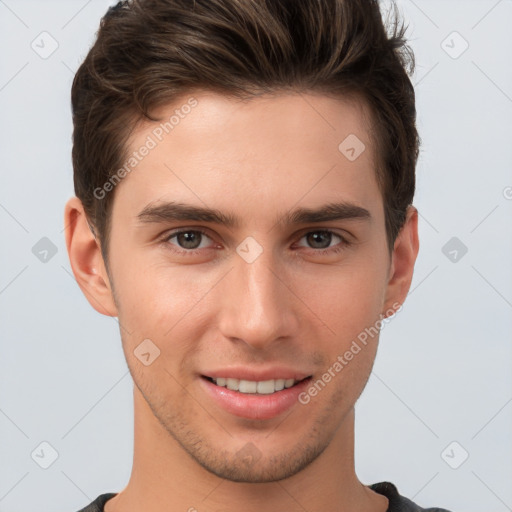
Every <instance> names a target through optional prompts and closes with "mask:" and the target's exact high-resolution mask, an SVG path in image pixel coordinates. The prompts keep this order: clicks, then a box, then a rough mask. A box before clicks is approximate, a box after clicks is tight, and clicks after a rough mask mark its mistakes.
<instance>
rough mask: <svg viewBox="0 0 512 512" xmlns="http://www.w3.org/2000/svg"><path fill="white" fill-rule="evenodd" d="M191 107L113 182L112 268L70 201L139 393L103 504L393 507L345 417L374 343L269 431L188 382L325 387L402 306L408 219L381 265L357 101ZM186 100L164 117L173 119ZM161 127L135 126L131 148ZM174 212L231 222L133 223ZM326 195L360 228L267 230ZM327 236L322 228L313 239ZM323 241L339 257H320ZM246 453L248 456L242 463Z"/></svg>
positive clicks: (413, 239) (96, 300) (413, 248)
mask: <svg viewBox="0 0 512 512" xmlns="http://www.w3.org/2000/svg"><path fill="white" fill-rule="evenodd" d="M189 96H190V95H189ZM193 96H194V97H195V98H196V99H197V100H198V105H197V106H196V107H195V108H193V109H192V111H191V112H190V114H188V115H187V116H186V117H184V118H183V119H181V120H180V123H179V125H177V126H176V127H175V128H174V130H173V131H172V132H171V133H170V134H168V135H166V136H165V137H164V138H163V140H162V141H161V142H160V143H159V144H158V145H157V146H156V147H155V148H154V149H152V150H151V151H150V152H149V154H148V155H147V156H145V157H144V159H143V160H142V161H141V162H140V163H138V165H137V167H136V168H135V169H134V170H133V171H132V172H131V173H130V174H128V175H127V176H126V177H125V178H123V180H122V181H121V183H120V184H119V185H117V187H116V188H115V192H114V193H115V200H114V205H113V210H112V230H111V240H110V246H109V263H110V267H109V268H110V272H109V273H107V271H106V267H105V264H104V261H103V259H102V257H101V252H100V245H99V242H98V240H96V239H95V238H94V236H93V235H92V233H91V231H90V229H89V227H88V225H87V222H86V220H85V215H84V212H83V208H82V205H81V203H80V201H79V200H78V199H77V198H71V199H70V200H69V201H68V203H67V205H66V210H65V222H66V225H68V226H69V227H68V229H67V231H66V243H67V248H68V252H69V257H70V261H71V266H72V269H73V272H74V275H75V277H76V280H77V282H78V284H79V286H80V288H81V289H82V291H83V293H84V294H85V296H86V297H87V298H88V300H89V302H90V303H91V305H92V306H93V307H94V308H95V309H96V310H97V311H99V312H100V313H102V314H104V315H110V316H117V317H118V318H119V322H120V325H121V336H122V343H123V350H124V353H125V356H126V360H127V363H128V366H129V368H130V372H131V375H132V377H133V380H134V384H135V385H134V410H135V419H134V439H135V441H134V462H133V469H132V475H131V478H130V481H129V483H128V485H127V486H126V487H125V489H123V490H122V491H121V492H120V493H119V494H118V495H117V496H116V497H115V498H113V499H111V500H109V501H108V502H107V504H106V506H105V510H106V511H107V512H135V511H138V510H145V511H147V512H157V511H161V510H167V511H192V510H194V509H195V510H197V511H199V512H203V511H205V512H206V511H223V512H227V511H232V512H234V511H239V510H245V511H247V512H256V511H258V512H260V511H261V510H265V511H276V512H277V511H280V510H288V511H304V510H307V511H309V512H316V511H318V512H319V511H324V510H333V511H334V510H335V511H347V512H348V511H353V510H356V509H357V510H359V511H364V512H369V511H372V512H385V511H386V510H387V507H388V499H387V498H386V497H384V496H382V495H380V494H378V493H375V492H374V491H372V490H370V489H369V488H368V487H366V486H365V485H363V484H362V483H361V482H360V481H359V480H358V478H357V476H356V473H355V469H354V405H355V403H356V401H357V399H358V398H359V396H360V394H361V392H362V391H363V389H364V387H365V385H366V383H367V381H368V377H369V375H370V372H371V369H372V366H373V362H374V359H375V355H376V351H377V345H378V336H374V337H373V338H372V339H369V341H368V343H367V345H366V346H364V348H363V349H362V350H361V351H360V352H359V353H358V354H357V355H356V356H354V358H353V359H352V360H351V361H350V362H348V364H347V365H346V366H344V368H343V370H342V371H341V372H339V373H338V374H336V377H334V378H333V379H332V380H331V382H329V383H328V385H326V386H325V388H324V389H322V391H321V392H319V393H318V394H317V396H315V397H313V398H311V400H310V401H309V403H308V404H306V405H303V404H301V403H299V402H297V403H294V405H293V406H292V407H291V408H290V409H289V410H287V411H285V413H283V414H281V415H279V416H277V417H275V418H271V419H267V420H257V419H256V420H249V419H245V418H240V417H238V416H235V415H233V414H231V413H229V412H227V411H225V410H224V409H222V408H220V407H219V406H218V405H217V404H216V403H214V402H213V401H212V400H211V399H210V397H209V396H208V395H207V394H206V393H205V392H204V389H203V387H202V386H201V382H200V380H201V377H200V374H202V373H203V372H205V371H206V370H208V369H211V368H219V367H222V368H226V367H230V366H233V365H243V366H247V367H253V368H265V367H268V366H269V365H273V364H281V365H283V366H286V367H289V368H295V369H297V370H299V371H302V372H305V373H306V374H308V375H313V380H316V379H318V378H321V376H322V374H324V373H325V372H326V370H327V369H328V368H329V367H330V366H332V364H333V363H334V362H335V361H336V360H337V357H338V356H339V355H340V354H341V355H342V354H344V353H345V352H346V351H347V350H348V349H349V348H350V346H351V343H352V341H353V340H355V339H356V338H357V336H358V334H359V333H361V332H362V331H364V329H365V328H367V327H369V326H372V325H374V324H375V322H376V321H377V320H379V319H381V318H383V317H384V316H387V315H389V310H390V309H392V308H393V305H395V307H394V309H396V304H402V303H403V301H404V300H405V297H406V295H407V292H408V290H409V287H410V284H411V280H412V275H413V268H414V263H415V260H416V256H417V253H418V247H419V244H418V229H417V221H418V214H417V210H416V209H415V208H414V207H412V206H411V207H409V209H408V212H407V220H406V222H405V225H404V227H403V228H402V230H401V232H400V234H399V236H398V238H397V240H396V241H395V244H394V247H393V249H392V251H391V253H390V251H388V247H387V242H386V232H385V224H384V208H383V200H382V196H381V193H380V191H379V188H378V186H377V181H376V179H375V165H376V155H375V154H374V149H373V143H372V141H371V138H370V135H369V133H368V130H367V126H368V120H369V119H370V116H369V112H368V111H367V109H366V106H365V105H364V104H362V103H360V102H357V101H356V100H352V101H348V100H345V99H343V100H341V99H333V98H329V97H326V96H321V95H317V94H312V93H311V94H302V95H300V94H294V93H286V94H285V93H283V94H280V95H273V96H261V97H258V98H256V99H253V100H251V101H248V102H242V101H240V100H237V99H233V98H230V97H226V96H222V95H218V94H214V93H211V92H205V91H202V92H201V91H198V92H197V93H195V94H194V95H193ZM187 98H188V97H187ZM187 98H185V99H184V100H180V102H177V103H176V104H173V105H167V106H165V107H162V108H161V109H160V111H159V114H161V115H162V118H166V119H168V118H169V116H170V115H171V114H172V113H173V111H174V109H175V108H176V107H177V106H178V107H179V105H180V104H181V105H182V104H184V103H185V102H186V99H187ZM157 125H158V123H149V122H146V123H143V124H140V125H138V127H137V129H136V130H135V132H134V134H133V136H132V138H131V139H130V142H129V148H130V150H135V149H137V148H140V146H141V145H143V144H144V141H145V140H146V139H147V136H148V135H150V134H151V133H152V130H154V128H155V126H157ZM349 134H356V135H357V137H358V138H359V139H360V140H361V141H363V142H364V144H365V146H366V150H365V151H364V152H363V153H362V154H361V155H360V156H359V157H358V158H357V159H356V160H355V161H353V162H352V161H349V160H348V159H347V158H346V157H345V156H344V155H343V154H342V153H341V152H340V151H339V150H338V145H339V144H340V142H341V141H343V140H344V139H345V138H346V137H347V136H348V135H349ZM111 193H112V192H111ZM171 200H174V201H180V202H183V203H188V204H193V205H195V206H205V205H206V206H208V207H213V208H216V209H218V210H221V211H222V212H230V213H232V214H233V215H236V216H237V217H239V219H240V225H239V226H238V227H231V228H228V227H226V226H223V225H220V224H214V223H209V222H204V221H174V222H167V221H166V222H159V223H148V222H141V221H140V220H138V219H137V215H138V213H139V212H140V211H141V210H142V209H143V208H145V207H146V206H147V205H149V204H152V205H155V204H160V203H159V202H162V201H171ZM333 201H348V202H351V203H354V204H356V205H359V206H361V207H363V208H365V209H367V210H368V211H369V212H370V214H371V217H370V218H369V219H366V220H365V219H341V220H334V221H326V222H321V223H314V224H311V223H310V224H303V225H298V226H297V225H289V224H285V225H279V224H276V219H277V216H279V215H282V214H283V213H286V212H288V211H290V210H293V209H294V208H296V207H299V206H300V207H308V208H315V207H318V206H321V205H324V204H326V203H328V202H333ZM176 228H191V229H197V228H202V229H204V230H205V231H207V233H208V236H206V237H205V236H202V235H200V234H197V233H196V238H195V239H194V240H196V245H195V246H194V245H193V244H192V243H190V242H189V245H186V241H184V239H183V238H181V239H180V238H179V237H174V238H170V239H168V240H167V241H165V240H164V238H165V235H167V236H168V237H169V235H170V232H171V231H172V230H176ZM325 229H330V230H333V231H334V234H333V235H332V236H331V237H330V238H329V236H327V237H325V238H318V239H315V238H314V235H311V233H312V232H313V233H317V232H318V231H322V230H325ZM308 234H310V235H309V236H306V235H308ZM338 234H339V235H341V236H343V237H345V239H346V240H347V241H350V244H345V243H344V242H343V241H342V239H341V238H338V236H337V235H338ZM248 236H250V237H253V238H254V239H255V240H256V241H257V242H258V243H259V244H260V246H261V247H262V249H263V252H262V253H261V254H260V255H259V256H258V257H257V258H256V259H255V260H254V261H253V262H251V263H248V262H247V261H246V260H244V259H243V258H242V257H240V256H239V254H238V253H237V251H236V248H237V246H238V245H239V244H240V243H241V242H242V241H243V240H244V239H246V237H248ZM335 246H336V247H340V248H342V250H341V251H340V252H338V253H334V252H332V251H331V253H327V254H323V255H322V254H319V251H320V250H322V249H325V248H328V249H330V248H332V247H335ZM179 251H189V252H191V254H192V255H188V256H183V255H180V254H179ZM144 339H151V340H152V342H153V343H154V344H155V345H156V346H157V347H158V348H159V349H160V356H159V357H158V358H156V359H155V360H154V362H153V363H152V364H150V365H149V366H145V365H144V364H142V363H141V361H140V360H139V359H138V358H137V357H135V355H134V350H135V349H136V347H137V346H138V345H139V344H140V343H141V342H142V340H144ZM376 420H377V418H376ZM240 450H242V452H240ZM244 450H245V451H244ZM247 450H252V452H251V453H253V454H254V453H256V454H257V456H255V457H254V459H253V460H252V462H250V463H248V462H247V459H244V454H245V455H247Z"/></svg>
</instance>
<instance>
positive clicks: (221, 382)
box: [207, 377, 308, 395]
mask: <svg viewBox="0 0 512 512" xmlns="http://www.w3.org/2000/svg"><path fill="white" fill-rule="evenodd" d="M306 378H308V377H306ZM207 379H208V380H210V381H211V382H213V383H214V384H216V385H217V386H220V387H224V388H227V389H229V390H231V391H238V392H239V393H248V394H258V395H270V394H272V393H275V392H277V391H282V390H283V389H288V388H291V387H292V386H295V385H296V384H298V383H299V382H301V381H300V380H295V379H270V380H260V381H254V380H243V379H232V378H228V377H207ZM302 380H304V379H302Z"/></svg>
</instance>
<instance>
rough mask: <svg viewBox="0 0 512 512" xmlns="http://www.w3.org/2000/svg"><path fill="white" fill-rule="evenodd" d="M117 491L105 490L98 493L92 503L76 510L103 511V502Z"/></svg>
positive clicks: (81, 511)
mask: <svg viewBox="0 0 512 512" xmlns="http://www.w3.org/2000/svg"><path fill="white" fill-rule="evenodd" d="M116 494H117V493H114V492H107V493H105V494H100V495H99V496H98V497H97V498H96V499H95V500H94V501H93V502H92V503H90V504H89V505H87V506H86V507H84V508H82V509H80V510H79V511H78V512H103V507H104V506H105V503H106V502H107V501H108V500H109V499H110V498H113V497H114V496H116Z"/></svg>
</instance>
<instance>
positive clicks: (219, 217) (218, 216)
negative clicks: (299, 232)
mask: <svg viewBox="0 0 512 512" xmlns="http://www.w3.org/2000/svg"><path fill="white" fill-rule="evenodd" d="M137 219H138V220H139V221H140V222H142V223H160V222H175V221H201V222H209V223H213V224H221V225H224V226H227V227H229V228H237V227H239V226H240V224H241V223H240V219H239V218H237V217H236V215H234V214H232V213H230V212H226V213H224V212H222V211H220V210H217V209H215V208H207V207H202V206H194V205H190V204H184V203H179V202H174V201H171V202H165V203H159V204H151V203H150V204H148V205H147V206H146V207H145V208H144V209H143V210H142V211H141V212H140V213H139V214H138V215H137ZM333 220H371V214H370V212H369V211H368V210H367V209H366V208H363V207H361V206H358V205H356V204H353V203H349V202H335V203H328V204H325V205H322V206H320V207H317V208H296V209H294V210H291V211H289V212H286V213H284V214H281V215H280V216H277V218H276V219H275V222H276V224H278V225H280V226H284V225H287V224H291V225H295V224H314V223H319V222H327V221H333Z"/></svg>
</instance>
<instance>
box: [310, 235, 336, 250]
mask: <svg viewBox="0 0 512 512" xmlns="http://www.w3.org/2000/svg"><path fill="white" fill-rule="evenodd" d="M330 236H331V234H330V233H328V232H327V231H315V233H313V234H312V235H310V240H311V239H312V240H313V243H312V245H313V246H315V244H316V243H317V242H318V239H320V243H321V238H322V237H327V245H326V246H324V247H320V248H321V249H326V248H327V247H329V242H330ZM310 240H309V241H310ZM317 248H318V247H317Z"/></svg>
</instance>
